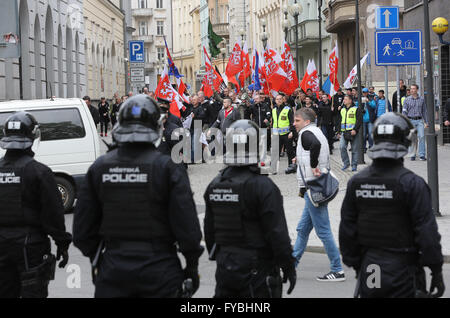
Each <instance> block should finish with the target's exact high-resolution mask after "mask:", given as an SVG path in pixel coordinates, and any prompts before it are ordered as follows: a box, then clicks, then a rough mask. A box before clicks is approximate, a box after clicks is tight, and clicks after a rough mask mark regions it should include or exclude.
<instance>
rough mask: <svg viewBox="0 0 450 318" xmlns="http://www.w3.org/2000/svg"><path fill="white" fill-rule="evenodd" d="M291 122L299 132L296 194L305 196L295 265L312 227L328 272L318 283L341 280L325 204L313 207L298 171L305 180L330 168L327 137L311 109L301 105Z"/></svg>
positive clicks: (342, 274) (338, 255) (342, 272)
mask: <svg viewBox="0 0 450 318" xmlns="http://www.w3.org/2000/svg"><path fill="white" fill-rule="evenodd" d="M294 125H295V128H296V130H297V131H298V133H299V137H298V144H297V158H296V159H294V160H295V161H296V162H297V166H298V167H297V179H298V183H299V187H300V196H301V197H303V198H304V199H305V208H304V210H303V215H302V217H301V219H300V222H299V223H298V226H297V232H298V237H297V241H296V242H295V246H294V252H293V254H292V255H293V256H294V257H295V259H296V266H297V265H298V263H299V262H300V259H301V257H302V255H303V253H304V251H305V248H306V245H307V243H308V238H309V234H310V233H311V231H312V229H313V228H314V229H315V230H316V233H317V236H318V237H319V238H320V240H321V241H322V243H323V245H324V247H325V251H326V253H327V255H328V258H329V259H330V263H331V266H330V267H331V271H330V273H328V274H326V275H324V276H322V277H317V280H318V281H321V282H342V281H345V274H344V271H343V268H342V263H341V257H340V254H339V250H338V248H337V246H336V243H335V241H334V237H333V233H332V232H331V226H330V219H329V216H328V204H323V205H320V206H319V207H318V208H317V207H315V206H314V205H313V204H312V202H311V199H310V198H309V195H308V193H307V190H306V187H305V184H304V183H303V178H302V176H301V174H300V169H302V173H303V176H304V178H305V180H306V181H310V180H313V179H315V178H318V177H320V175H321V174H322V173H327V172H328V169H329V168H330V149H329V146H328V140H327V138H326V137H325V135H324V134H323V133H322V130H321V129H320V128H318V127H317V126H316V124H315V114H314V111H313V110H311V109H307V108H302V109H300V110H298V111H297V112H296V113H295V119H294Z"/></svg>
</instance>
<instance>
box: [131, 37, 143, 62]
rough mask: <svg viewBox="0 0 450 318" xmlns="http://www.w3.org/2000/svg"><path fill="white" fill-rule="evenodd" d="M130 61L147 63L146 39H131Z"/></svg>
mask: <svg viewBox="0 0 450 318" xmlns="http://www.w3.org/2000/svg"><path fill="white" fill-rule="evenodd" d="M129 48H130V62H131V63H145V57H144V41H130V47H129Z"/></svg>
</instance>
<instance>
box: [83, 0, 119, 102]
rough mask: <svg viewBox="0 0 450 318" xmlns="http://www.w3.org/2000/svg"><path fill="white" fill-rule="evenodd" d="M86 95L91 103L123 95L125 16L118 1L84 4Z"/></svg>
mask: <svg viewBox="0 0 450 318" xmlns="http://www.w3.org/2000/svg"><path fill="white" fill-rule="evenodd" d="M83 16H84V28H85V35H86V36H85V40H84V45H83V47H84V48H85V60H86V74H87V77H86V81H87V94H88V95H89V96H90V97H91V99H93V100H99V99H100V98H101V97H105V98H107V99H111V98H112V97H113V95H114V93H116V92H117V93H119V94H120V95H124V94H125V67H124V65H125V64H124V63H125V60H124V29H123V19H124V14H123V13H122V12H121V10H120V2H119V1H118V0H113V1H108V0H84V9H83Z"/></svg>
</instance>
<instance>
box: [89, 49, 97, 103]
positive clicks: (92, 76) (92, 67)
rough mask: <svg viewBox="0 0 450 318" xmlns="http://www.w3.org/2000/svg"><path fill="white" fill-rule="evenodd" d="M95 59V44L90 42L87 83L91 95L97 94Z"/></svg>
mask: <svg viewBox="0 0 450 318" xmlns="http://www.w3.org/2000/svg"><path fill="white" fill-rule="evenodd" d="M96 61H97V58H96V55H95V44H94V42H92V46H91V64H90V65H89V69H90V71H89V73H88V85H89V94H91V97H93V96H95V95H96V94H97V84H96V83H97V81H96V78H95V74H96V72H95V65H96V64H95V63H96Z"/></svg>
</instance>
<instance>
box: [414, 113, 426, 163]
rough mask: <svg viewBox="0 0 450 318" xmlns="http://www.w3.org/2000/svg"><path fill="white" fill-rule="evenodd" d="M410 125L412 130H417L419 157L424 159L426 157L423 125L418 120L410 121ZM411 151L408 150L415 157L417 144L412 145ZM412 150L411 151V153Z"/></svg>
mask: <svg viewBox="0 0 450 318" xmlns="http://www.w3.org/2000/svg"><path fill="white" fill-rule="evenodd" d="M411 123H412V124H413V126H414V128H415V129H417V138H418V139H419V157H420V158H425V157H426V153H425V151H426V149H425V125H424V123H423V120H422V119H419V120H412V119H411ZM411 147H413V149H410V153H413V154H414V156H412V157H415V156H416V149H417V144H416V145H412V146H411ZM411 150H412V151H411Z"/></svg>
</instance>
